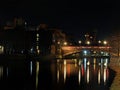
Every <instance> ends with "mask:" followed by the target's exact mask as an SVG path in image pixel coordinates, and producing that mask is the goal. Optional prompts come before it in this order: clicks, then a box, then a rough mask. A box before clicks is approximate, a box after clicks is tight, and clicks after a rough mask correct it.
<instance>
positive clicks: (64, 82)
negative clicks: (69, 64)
mask: <svg viewBox="0 0 120 90" xmlns="http://www.w3.org/2000/svg"><path fill="white" fill-rule="evenodd" d="M66 71H67V70H66V64H64V83H65V82H66Z"/></svg>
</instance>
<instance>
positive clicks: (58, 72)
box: [57, 69, 60, 83]
mask: <svg viewBox="0 0 120 90" xmlns="http://www.w3.org/2000/svg"><path fill="white" fill-rule="evenodd" d="M59 78H60V71H59V69H57V82H58V83H59Z"/></svg>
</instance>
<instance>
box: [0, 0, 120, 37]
mask: <svg viewBox="0 0 120 90" xmlns="http://www.w3.org/2000/svg"><path fill="white" fill-rule="evenodd" d="M0 11H1V14H0V23H1V24H2V23H3V22H5V21H7V20H8V21H9V20H11V19H13V18H14V17H22V18H23V19H25V20H26V21H27V23H28V25H39V24H40V23H46V24H48V26H51V27H56V28H60V29H62V30H63V31H65V32H69V33H72V34H74V35H75V36H76V37H79V36H80V35H81V34H82V33H84V32H86V31H91V30H95V29H96V30H97V32H98V36H99V37H100V36H102V37H100V38H106V35H110V34H111V33H112V32H114V31H115V30H117V29H120V26H119V24H120V17H119V16H120V13H119V7H118V1H114V2H113V1H94V0H93V1H81V2H77V1H76V2H75V1H74V2H73V1H54V0H52V1H47V0H41V1H39V2H38V1H29V0H21V1H20V0H19V1H17V0H11V1H9V0H4V1H2V2H1V4H0ZM103 34H104V35H103Z"/></svg>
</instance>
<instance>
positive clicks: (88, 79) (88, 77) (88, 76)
mask: <svg viewBox="0 0 120 90" xmlns="http://www.w3.org/2000/svg"><path fill="white" fill-rule="evenodd" d="M89 81H90V71H89V66H88V67H87V83H89Z"/></svg>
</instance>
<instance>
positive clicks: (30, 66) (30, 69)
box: [30, 61, 33, 75]
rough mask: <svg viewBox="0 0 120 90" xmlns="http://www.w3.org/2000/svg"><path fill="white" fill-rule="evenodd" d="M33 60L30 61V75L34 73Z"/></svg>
mask: <svg viewBox="0 0 120 90" xmlns="http://www.w3.org/2000/svg"><path fill="white" fill-rule="evenodd" d="M32 66H33V65H32V61H31V62H30V75H32V70H33V68H32Z"/></svg>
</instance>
